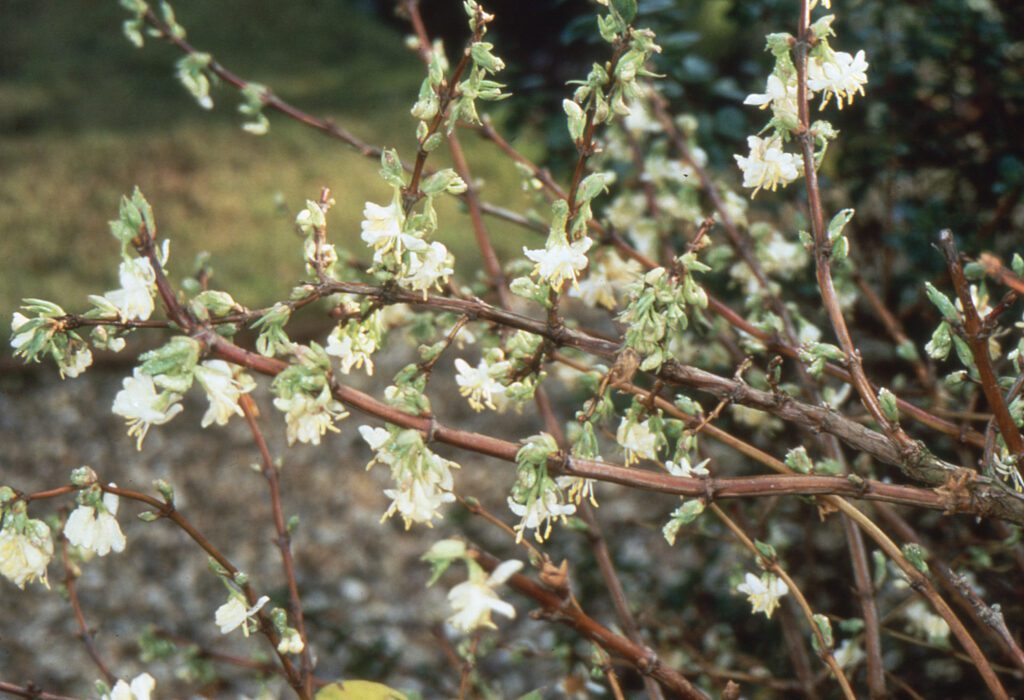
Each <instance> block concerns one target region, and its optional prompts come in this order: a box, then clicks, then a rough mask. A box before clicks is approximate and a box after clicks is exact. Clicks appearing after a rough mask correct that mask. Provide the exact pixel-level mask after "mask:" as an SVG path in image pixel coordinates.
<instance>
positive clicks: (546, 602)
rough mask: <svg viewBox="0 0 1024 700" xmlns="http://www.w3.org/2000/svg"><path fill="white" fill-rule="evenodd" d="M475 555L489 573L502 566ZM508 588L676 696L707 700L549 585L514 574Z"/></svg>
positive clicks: (642, 649)
mask: <svg viewBox="0 0 1024 700" xmlns="http://www.w3.org/2000/svg"><path fill="white" fill-rule="evenodd" d="M471 553H472V554H473V555H475V558H476V561H477V562H478V563H479V564H480V565H481V566H482V567H483V568H484V569H485V570H487V571H493V570H494V568H495V567H496V566H497V565H498V564H499V563H500V560H498V559H497V558H496V557H493V556H491V555H490V554H487V553H486V552H483V551H480V550H478V549H474V550H471ZM507 585H508V586H509V587H510V588H512V589H513V590H515V591H518V592H519V593H521V594H522V595H525V596H527V597H529V598H532V599H533V600H534V601H535V602H536V603H537V604H539V605H540V606H541V611H540V613H539V615H540V616H541V617H546V618H549V619H551V620H553V621H554V622H559V623H561V624H564V625H567V626H569V627H571V628H573V629H574V630H576V632H577V633H578V634H580V635H581V636H583V637H585V638H587V639H589V640H590V641H592V642H594V643H595V644H597V645H598V646H600V647H602V648H603V649H604V650H605V651H607V652H608V653H610V654H615V655H617V656H620V657H622V658H624V659H625V660H626V661H628V662H629V663H630V665H632V666H633V667H634V668H635V669H636V670H637V671H639V672H640V673H641V674H643V675H649V676H650V677H651V678H653V679H654V680H656V681H657V682H658V683H660V684H661V685H662V686H663V687H664V688H665V689H666V690H667V691H669V692H670V693H671V694H672V695H671V696H672V697H678V698H691V699H694V700H707V695H705V694H704V693H703V692H702V691H701V690H700V689H699V688H697V687H695V686H694V685H693V684H692V683H690V681H688V680H687V679H686V677H685V676H683V674H681V673H680V672H679V671H676V670H675V669H672V668H669V667H668V666H665V665H664V664H662V663H661V662H660V661H659V660H658V658H657V657H656V656H654V655H653V654H651V651H650V650H649V649H646V648H645V647H643V646H641V645H639V644H636V643H634V642H632V641H630V640H629V639H627V638H626V637H623V636H622V635H618V634H615V633H614V632H612V631H611V630H610V629H608V628H607V627H605V626H604V625H602V624H600V623H599V622H597V621H596V620H594V619H593V618H592V617H590V616H589V615H587V614H586V613H585V612H583V610H581V609H580V608H579V606H577V605H571V604H567V602H568V601H567V600H566V599H564V598H562V597H561V596H559V595H558V594H556V593H555V592H554V591H552V590H550V589H549V588H547V587H546V586H544V585H542V584H540V583H538V582H536V581H534V580H533V579H531V578H529V577H528V576H524V575H523V574H513V575H512V577H511V578H510V579H509V580H508V581H507Z"/></svg>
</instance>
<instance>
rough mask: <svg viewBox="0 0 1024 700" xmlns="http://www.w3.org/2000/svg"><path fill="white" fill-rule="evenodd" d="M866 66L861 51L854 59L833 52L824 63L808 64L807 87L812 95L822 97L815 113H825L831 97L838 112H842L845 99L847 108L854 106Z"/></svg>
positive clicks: (812, 61)
mask: <svg viewBox="0 0 1024 700" xmlns="http://www.w3.org/2000/svg"><path fill="white" fill-rule="evenodd" d="M868 65H869V64H868V62H867V61H866V60H865V58H864V50H863V49H861V50H860V51H858V52H857V55H856V56H854V55H851V54H848V53H846V52H845V51H833V52H831V53H830V54H829V56H828V58H826V59H820V58H815V59H813V60H810V61H808V62H807V87H809V88H810V89H811V90H813V91H814V92H822V91H824V93H825V94H824V95H823V96H822V100H821V105H820V106H819V107H818V109H824V108H825V106H826V105H827V104H828V101H829V99H831V97H832V96H833V95H835V98H836V105H837V106H838V107H839V109H842V108H843V100H844V99H845V100H846V103H847V104H853V96H854V95H855V94H857V93H860V94H861V95H863V94H864V86H865V85H867V82H868V76H867V69H868Z"/></svg>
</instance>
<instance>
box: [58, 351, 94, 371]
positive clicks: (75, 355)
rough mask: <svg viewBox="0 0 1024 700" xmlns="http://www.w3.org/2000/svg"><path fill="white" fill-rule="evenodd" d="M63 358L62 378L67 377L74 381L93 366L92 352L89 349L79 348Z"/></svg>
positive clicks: (61, 366)
mask: <svg viewBox="0 0 1024 700" xmlns="http://www.w3.org/2000/svg"><path fill="white" fill-rule="evenodd" d="M75 345H76V347H75V348H74V349H73V350H72V351H71V352H70V353H68V354H66V355H65V356H64V358H63V361H62V362H61V363H60V376H61V377H64V376H65V375H66V376H68V377H71V378H72V379H74V378H75V377H77V376H78V375H80V374H81V373H82V372H84V371H85V370H86V369H88V368H89V366H90V365H91V364H92V350H90V349H89V348H88V347H84V346H77V344H75Z"/></svg>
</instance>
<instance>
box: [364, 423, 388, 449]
mask: <svg viewBox="0 0 1024 700" xmlns="http://www.w3.org/2000/svg"><path fill="white" fill-rule="evenodd" d="M359 434H360V435H362V436H363V440H365V441H366V444H367V445H369V446H370V449H371V450H373V451H374V452H377V451H378V450H380V448H381V447H383V446H384V443H386V442H387V441H388V440H390V439H391V433H390V432H388V431H387V430H386V429H385V428H371V427H370V426H368V425H360V426H359Z"/></svg>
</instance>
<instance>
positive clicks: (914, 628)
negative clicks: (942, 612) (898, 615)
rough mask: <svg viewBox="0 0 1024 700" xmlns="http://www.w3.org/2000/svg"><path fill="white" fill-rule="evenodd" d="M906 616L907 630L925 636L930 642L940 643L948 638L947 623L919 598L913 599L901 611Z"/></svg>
mask: <svg viewBox="0 0 1024 700" xmlns="http://www.w3.org/2000/svg"><path fill="white" fill-rule="evenodd" d="M903 615H904V616H905V617H906V618H907V623H908V624H907V631H909V632H912V633H914V634H917V635H919V636H923V637H925V638H926V639H927V640H928V641H929V642H931V643H932V644H941V643H944V642H946V641H947V640H948V639H949V624H947V622H946V621H945V620H944V619H942V617H941V616H939V615H936V614H935V613H933V612H932V611H931V610H930V609H929V608H928V606H927V605H926V604H925V603H924V602H923V601H920V600H915V601H914V602H913V603H911V604H910V605H908V606H907V607H906V609H905V610H904V611H903Z"/></svg>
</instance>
